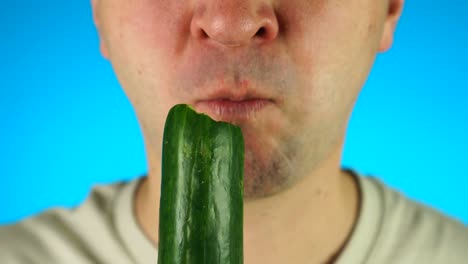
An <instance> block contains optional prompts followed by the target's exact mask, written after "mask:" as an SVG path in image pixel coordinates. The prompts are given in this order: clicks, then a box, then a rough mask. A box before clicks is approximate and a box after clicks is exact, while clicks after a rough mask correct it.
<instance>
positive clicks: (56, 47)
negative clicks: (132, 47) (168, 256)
mask: <svg viewBox="0 0 468 264" xmlns="http://www.w3.org/2000/svg"><path fill="white" fill-rule="evenodd" d="M444 3H445V4H444ZM444 3H441V2H436V1H407V3H406V7H405V10H404V15H403V17H402V19H401V22H400V25H399V28H398V31H397V34H396V43H395V45H394V46H393V48H392V50H391V51H390V52H389V53H386V54H382V55H380V56H379V57H378V59H377V62H376V65H375V67H374V70H373V72H372V73H371V76H370V78H369V81H368V82H367V84H366V86H365V87H364V89H363V92H362V94H361V96H360V98H359V101H358V103H357V105H356V109H355V112H354V114H353V117H352V119H351V123H350V128H349V132H348V136H347V142H346V147H345V153H344V165H345V166H348V167H353V168H355V169H357V170H359V171H360V172H362V173H365V174H373V175H378V176H379V177H380V178H381V179H383V180H384V181H385V182H386V183H387V184H389V185H391V186H393V187H395V188H397V189H399V190H401V191H402V192H404V193H406V194H407V195H408V196H410V197H412V198H414V199H416V200H419V201H421V202H423V203H426V204H429V205H431V206H433V207H435V208H438V209H439V210H441V211H443V212H445V213H446V214H449V215H451V216H454V217H456V218H458V219H460V220H462V221H463V222H465V223H468V191H467V187H468V170H467V167H466V163H467V161H468V155H467V152H466V150H467V149H468V138H467V136H466V135H467V134H468V125H467V115H468V104H467V99H468V90H467V88H468V87H467V84H468V74H467V69H468V63H467V59H468V48H466V47H467V45H468V39H467V34H466V28H467V26H468V17H467V16H466V14H465V13H466V12H465V10H467V8H468V2H466V1H465V0H456V1H455V0H452V1H450V4H448V2H444ZM0 19H1V23H0V36H1V41H0V52H1V54H2V55H1V58H2V59H1V62H2V63H1V64H0V122H1V123H0V124H1V127H0V177H1V178H0V179H1V181H0V223H9V222H14V221H17V220H19V219H21V218H23V217H25V216H30V215H32V214H35V213H38V212H40V211H42V210H44V209H46V208H50V207H52V206H73V205H76V204H78V203H80V202H82V201H83V199H85V197H86V196H87V194H88V192H89V190H90V188H91V187H92V185H93V184H95V183H109V182H113V181H116V180H122V179H131V178H134V177H136V176H139V175H142V174H143V173H145V172H146V168H147V164H146V160H145V152H144V148H143V141H142V137H141V131H140V128H139V126H138V123H137V121H136V117H135V114H134V112H133V109H132V108H131V105H130V104H129V102H128V101H127V98H126V97H125V95H124V94H123V91H122V90H121V89H120V87H119V84H118V83H117V80H116V78H115V76H114V74H113V72H112V69H111V67H110V65H109V63H108V62H107V61H105V60H104V59H102V58H101V56H100V54H99V50H98V39H97V34H96V31H95V29H94V26H93V23H92V15H91V10H90V4H89V1H59V0H42V1H32V0H14V1H3V2H2V5H1V7H0Z"/></svg>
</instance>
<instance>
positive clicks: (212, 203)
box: [158, 105, 244, 264]
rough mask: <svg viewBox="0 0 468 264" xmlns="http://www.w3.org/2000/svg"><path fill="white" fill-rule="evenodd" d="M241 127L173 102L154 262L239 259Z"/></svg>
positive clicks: (222, 263) (233, 263) (237, 263)
mask: <svg viewBox="0 0 468 264" xmlns="http://www.w3.org/2000/svg"><path fill="white" fill-rule="evenodd" d="M243 179H244V139H243V136H242V132H241V129H240V128H239V127H237V126H234V125H232V124H229V123H225V122H217V121H214V120H213V119H211V118H210V117H209V116H207V115H204V114H199V113H197V112H195V111H194V110H193V109H192V108H190V107H189V106H187V105H176V106H174V107H173V108H172V109H171V110H170V111H169V114H168V116H167V119H166V124H165V127H164V138H163V154H162V181H161V200H160V208H159V246H158V264H242V263H243V258H244V256H243V222H244V221H243V216H244V212H243V207H244V203H243V202H244V200H243V184H244V183H243Z"/></svg>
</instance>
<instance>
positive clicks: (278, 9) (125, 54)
mask: <svg viewBox="0 0 468 264" xmlns="http://www.w3.org/2000/svg"><path fill="white" fill-rule="evenodd" d="M97 1H102V3H103V4H102V8H103V9H105V8H106V5H108V6H109V10H106V12H103V15H102V17H101V20H102V22H103V23H102V24H103V26H102V28H103V32H101V33H102V35H103V36H104V39H105V41H104V42H105V43H107V48H108V49H109V53H110V54H111V56H110V59H111V62H112V65H113V67H114V69H115V71H116V74H117V76H118V78H119V80H120V82H121V84H122V86H123V88H124V89H125V91H126V93H127V95H128V97H129V99H130V101H131V102H132V104H133V106H134V107H135V110H136V112H137V116H138V119H139V121H140V123H141V125H142V128H143V133H144V135H145V140H146V143H147V147H149V148H152V149H153V152H154V153H161V140H162V134H163V131H162V130H163V127H164V126H163V124H164V119H165V115H166V114H167V112H168V111H169V108H170V107H171V106H172V105H175V104H178V103H188V104H193V103H195V102H196V100H197V99H200V98H202V99H203V96H206V94H209V93H211V92H213V91H214V90H215V89H216V87H217V86H219V85H225V86H227V87H231V88H232V89H244V88H245V87H246V86H245V85H244V84H245V83H248V84H249V87H247V88H246V89H252V90H259V91H261V93H262V94H265V95H266V96H269V97H271V99H272V100H273V102H274V104H272V105H270V106H268V107H266V108H265V109H263V110H262V111H261V112H259V113H258V114H256V115H255V116H252V118H251V119H250V120H249V121H245V122H237V123H238V125H239V126H240V127H241V128H242V130H243V133H244V136H245V139H246V146H245V150H246V153H245V164H246V165H245V183H244V187H245V192H244V193H245V195H246V197H247V198H252V199H254V198H260V197H265V196H269V195H272V194H275V193H277V192H280V191H282V190H285V189H287V188H288V187H290V186H292V185H293V184H294V183H295V182H297V181H299V180H301V179H302V178H304V177H306V176H307V175H309V174H311V173H312V172H313V171H314V170H315V169H317V167H318V166H320V164H321V163H323V162H324V161H325V160H326V159H327V158H328V157H329V156H330V155H331V153H332V152H333V151H335V150H336V148H337V145H338V144H340V142H342V140H343V137H344V133H345V127H346V124H347V120H348V118H349V114H350V112H351V109H352V106H353V104H354V101H355V99H356V97H357V94H358V93H359V91H360V88H361V86H362V85H363V83H364V80H365V79H366V77H367V73H368V71H369V69H370V66H371V64H372V62H373V57H374V55H375V52H376V46H377V42H378V37H379V36H378V35H379V30H378V29H379V28H380V27H381V23H380V24H379V21H378V20H379V19H378V16H379V15H375V14H373V12H374V13H375V11H382V10H384V9H383V8H379V7H378V6H377V5H380V4H375V3H373V1H374V0H356V1H341V0H331V1H329V0H318V1H310V2H309V1H302V0H291V1H281V2H280V1H278V2H280V4H278V5H277V6H275V7H268V8H275V10H274V12H275V14H276V15H277V18H278V23H279V27H280V31H279V33H278V36H277V38H276V39H274V40H273V41H271V42H270V43H268V44H267V45H263V46H261V47H260V46H255V45H252V46H246V47H244V48H242V49H235V50H234V49H232V50H230V49H215V48H213V47H209V46H207V45H204V44H203V43H202V42H201V41H199V40H197V39H195V38H194V36H192V35H190V34H191V33H190V31H189V29H190V22H191V21H190V18H191V17H192V15H193V14H191V13H192V12H194V10H195V8H194V7H193V6H188V5H187V6H184V5H183V4H182V1H172V2H170V1H148V0H135V1H132V2H127V1H124V0H112V1H111V0H97ZM207 3H208V2H207ZM194 5H197V4H194ZM366 8H368V9H369V10H367V9H366ZM360 10H364V11H360ZM381 13H382V15H383V12H381ZM226 14H228V13H226ZM376 25H377V26H376ZM234 26H235V25H234ZM376 28H377V29H376ZM369 29H373V31H370V30H369ZM242 87H244V88H242ZM234 92H235V91H234ZM234 122H235V121H234ZM157 158H159V159H160V158H161V157H160V156H158V157H157ZM154 162H156V163H158V164H159V165H160V161H154ZM154 167H159V166H154Z"/></svg>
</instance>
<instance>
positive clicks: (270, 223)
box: [135, 148, 359, 264]
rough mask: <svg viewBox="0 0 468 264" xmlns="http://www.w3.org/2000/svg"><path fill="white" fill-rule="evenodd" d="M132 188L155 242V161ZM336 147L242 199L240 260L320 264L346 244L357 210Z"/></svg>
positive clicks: (157, 185) (139, 218)
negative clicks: (307, 171)
mask: <svg viewBox="0 0 468 264" xmlns="http://www.w3.org/2000/svg"><path fill="white" fill-rule="evenodd" d="M147 154H148V159H149V164H150V173H149V175H148V177H147V178H146V179H145V180H144V181H143V182H142V184H141V185H140V186H139V188H138V190H137V195H136V200H135V203H136V204H135V206H136V217H137V221H138V223H139V225H140V227H141V228H142V230H143V232H144V233H145V234H146V235H147V237H148V238H149V239H150V240H151V242H152V243H153V244H154V245H155V246H157V244H158V226H159V221H158V219H159V197H160V189H161V182H160V177H159V174H160V167H159V164H160V161H159V160H156V159H157V156H156V155H154V153H152V152H151V151H149V150H148V152H147ZM340 158H341V148H340V149H337V151H335V152H334V153H333V154H332V155H331V156H330V157H329V158H328V159H327V160H326V161H325V162H324V163H322V164H323V165H322V166H321V167H320V168H318V169H316V170H315V171H314V172H313V173H312V174H313V175H312V174H311V175H309V176H307V177H305V178H304V179H302V181H300V182H298V183H297V184H296V185H294V186H293V187H291V188H290V189H288V190H285V191H283V192H281V193H278V194H277V195H273V196H270V197H267V198H263V199H258V200H252V201H248V202H246V203H245V204H244V259H245V263H272V264H274V263H326V262H329V261H331V260H332V259H333V258H334V257H335V256H337V255H338V254H339V252H340V250H341V249H342V248H343V246H344V245H345V243H346V240H347V239H348V237H349V235H350V233H351V230H352V228H353V225H354V222H355V219H356V217H357V213H358V203H359V202H358V192H357V189H358V188H357V186H356V184H355V182H354V180H353V178H352V176H351V175H349V174H347V173H346V172H344V171H342V170H341V169H340V162H341V161H340Z"/></svg>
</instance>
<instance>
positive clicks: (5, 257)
mask: <svg viewBox="0 0 468 264" xmlns="http://www.w3.org/2000/svg"><path fill="white" fill-rule="evenodd" d="M127 184H128V183H124V182H119V183H115V184H111V185H101V186H96V187H95V188H93V190H92V192H91V193H90V195H89V196H88V198H87V199H86V201H85V202H83V203H82V204H81V205H80V206H78V207H76V208H71V209H65V208H55V209H51V210H48V211H45V212H43V213H41V214H39V215H37V216H34V217H30V218H27V219H25V220H22V221H20V222H18V223H16V224H13V225H8V226H2V227H0V263H5V264H9V263H11V264H16V263H59V261H60V260H64V259H68V258H69V260H70V261H71V263H95V262H92V261H94V260H96V258H97V257H96V256H97V255H99V253H98V252H94V248H93V245H96V243H108V242H110V241H115V240H117V238H116V237H115V236H116V234H115V232H113V230H112V221H113V220H112V211H113V202H114V200H115V197H116V195H117V194H118V193H119V191H120V190H121V189H122V188H123V187H124V186H125V185H127ZM96 238H99V241H98V240H97V239H96ZM112 245H113V244H112V243H109V244H105V245H103V247H104V248H106V247H107V249H109V250H118V248H115V246H112ZM73 259H77V260H78V259H79V260H80V261H73ZM90 261H91V262H90ZM68 263H70V262H68Z"/></svg>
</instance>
